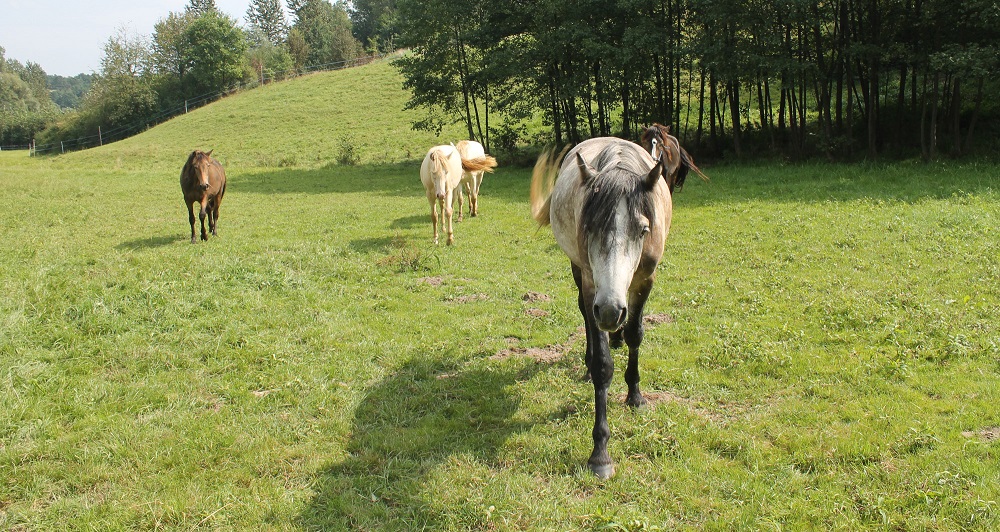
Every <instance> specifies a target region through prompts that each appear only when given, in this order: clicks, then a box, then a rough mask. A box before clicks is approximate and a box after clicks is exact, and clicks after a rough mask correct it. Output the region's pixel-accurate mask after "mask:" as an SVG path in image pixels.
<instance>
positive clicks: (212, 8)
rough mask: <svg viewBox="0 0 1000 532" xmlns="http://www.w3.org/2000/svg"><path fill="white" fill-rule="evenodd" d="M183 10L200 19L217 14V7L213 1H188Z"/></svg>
mask: <svg viewBox="0 0 1000 532" xmlns="http://www.w3.org/2000/svg"><path fill="white" fill-rule="evenodd" d="M184 10H185V12H187V13H193V14H194V15H195V16H198V17H200V16H202V15H207V14H209V13H213V12H215V13H218V12H219V7H218V6H216V5H215V0H188V5H187V7H186V8H185V9H184Z"/></svg>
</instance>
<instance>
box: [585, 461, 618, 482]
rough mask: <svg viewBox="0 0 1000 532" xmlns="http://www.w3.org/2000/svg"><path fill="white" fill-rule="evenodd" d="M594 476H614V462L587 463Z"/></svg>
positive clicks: (606, 477)
mask: <svg viewBox="0 0 1000 532" xmlns="http://www.w3.org/2000/svg"><path fill="white" fill-rule="evenodd" d="M587 465H588V466H589V467H590V471H591V472H592V473H593V474H594V476H595V477H597V478H599V479H601V480H607V479H609V478H611V477H613V476H615V464H599V465H598V464H587Z"/></svg>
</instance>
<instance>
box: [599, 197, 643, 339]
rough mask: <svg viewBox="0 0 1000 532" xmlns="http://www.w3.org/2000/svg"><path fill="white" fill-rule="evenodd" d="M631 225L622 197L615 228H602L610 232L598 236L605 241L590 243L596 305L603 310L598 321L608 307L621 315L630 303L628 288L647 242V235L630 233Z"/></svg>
mask: <svg viewBox="0 0 1000 532" xmlns="http://www.w3.org/2000/svg"><path fill="white" fill-rule="evenodd" d="M630 222H631V220H629V213H628V208H627V206H626V202H625V199H624V198H622V199H620V200H619V201H618V205H617V207H616V209H615V218H614V228H602V229H607V231H606V232H605V231H604V230H602V231H599V232H597V233H596V234H597V235H602V236H603V238H592V239H590V240H589V241H588V242H587V254H588V256H589V259H590V267H591V271H592V272H593V275H594V285H595V289H596V294H595V297H594V305H595V306H596V307H598V309H602V310H598V309H595V310H596V311H597V312H596V314H597V315H596V316H595V317H596V318H597V320H598V322H600V321H601V316H600V314H601V312H603V309H605V307H607V312H610V313H611V315H617V314H618V313H619V312H620V311H621V309H624V308H625V307H626V306H627V304H628V287H629V285H630V284H631V283H632V276H633V275H634V274H635V270H636V268H638V266H639V258H640V257H641V255H642V247H643V240H644V238H643V235H639V234H636V235H629V234H628V232H629V231H628V229H629V227H630V225H631V223H630ZM644 223H645V221H644ZM609 325H610V324H609Z"/></svg>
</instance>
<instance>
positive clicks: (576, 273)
mask: <svg viewBox="0 0 1000 532" xmlns="http://www.w3.org/2000/svg"><path fill="white" fill-rule="evenodd" d="M570 266H571V268H572V269H573V282H575V283H576V304H577V306H578V307H579V308H580V314H581V315H583V322H584V323H586V322H587V307H586V306H584V302H583V272H581V271H580V268H578V267H577V266H576V265H575V264H572V263H571V264H570ZM586 336H587V342H586V343H587V347H586V348H585V350H584V352H583V365H584V373H583V380H584V381H589V380H591V376H590V361H591V359H592V358H593V354H594V348H593V346H592V345H591V339H592V338H591V335H589V334H587V335H586Z"/></svg>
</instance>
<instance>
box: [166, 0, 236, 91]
mask: <svg viewBox="0 0 1000 532" xmlns="http://www.w3.org/2000/svg"><path fill="white" fill-rule="evenodd" d="M184 41H185V46H184V50H183V54H184V55H183V56H182V61H183V62H184V63H185V64H188V65H190V71H189V77H190V79H189V81H190V83H186V84H185V85H186V87H185V88H186V89H188V90H187V92H188V95H189V96H200V95H203V94H205V93H213V92H219V91H223V90H227V89H230V88H232V86H233V85H234V84H235V83H237V82H239V81H242V79H243V77H244V75H245V74H246V73H247V71H246V68H245V65H244V62H243V60H244V54H245V53H246V48H247V47H246V39H245V38H244V34H243V30H241V29H239V28H238V27H236V21H235V20H233V19H232V18H230V17H228V16H226V15H223V14H221V13H219V12H218V11H213V12H209V13H208V14H205V15H202V16H200V17H198V18H197V19H195V20H194V21H193V22H192V23H191V25H190V26H188V27H187V29H186V30H185V32H184Z"/></svg>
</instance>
